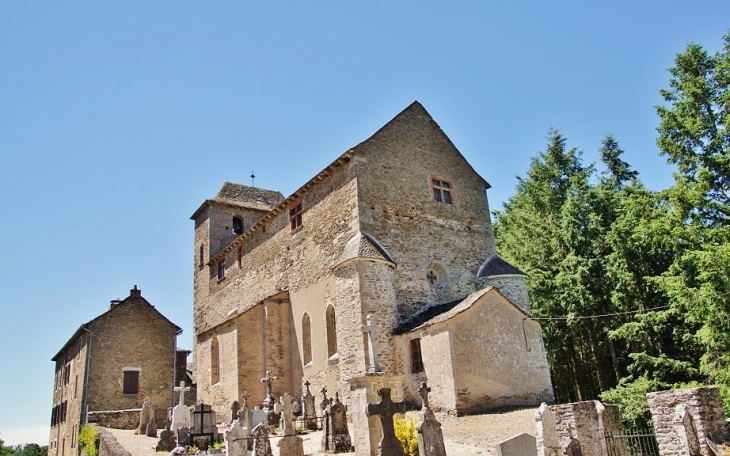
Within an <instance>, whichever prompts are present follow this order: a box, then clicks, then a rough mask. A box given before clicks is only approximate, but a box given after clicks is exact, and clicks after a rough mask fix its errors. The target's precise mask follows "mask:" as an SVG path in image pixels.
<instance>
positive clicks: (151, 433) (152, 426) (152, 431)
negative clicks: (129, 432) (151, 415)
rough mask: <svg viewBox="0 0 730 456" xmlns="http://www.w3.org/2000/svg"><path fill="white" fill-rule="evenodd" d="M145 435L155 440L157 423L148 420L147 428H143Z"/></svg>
mask: <svg viewBox="0 0 730 456" xmlns="http://www.w3.org/2000/svg"><path fill="white" fill-rule="evenodd" d="M145 435H146V436H147V437H155V438H157V423H155V420H154V419H152V420H150V422H149V423H147V427H146V428H145Z"/></svg>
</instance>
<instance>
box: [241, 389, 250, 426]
mask: <svg viewBox="0 0 730 456" xmlns="http://www.w3.org/2000/svg"><path fill="white" fill-rule="evenodd" d="M241 397H242V398H243V406H242V407H241V408H240V410H238V421H240V422H241V426H243V427H245V428H247V429H248V430H251V410H250V409H249V408H248V398H249V397H251V395H250V394H248V391H244V392H243V394H242V395H241Z"/></svg>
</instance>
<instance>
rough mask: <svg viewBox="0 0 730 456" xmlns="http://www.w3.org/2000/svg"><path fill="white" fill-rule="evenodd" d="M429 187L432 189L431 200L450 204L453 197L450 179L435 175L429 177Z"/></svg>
mask: <svg viewBox="0 0 730 456" xmlns="http://www.w3.org/2000/svg"><path fill="white" fill-rule="evenodd" d="M431 188H432V189H433V200H434V201H438V202H439V203H446V204H452V203H453V201H454V199H453V197H452V195H451V191H452V190H453V185H452V184H451V182H450V181H447V180H444V179H439V178H437V177H432V178H431Z"/></svg>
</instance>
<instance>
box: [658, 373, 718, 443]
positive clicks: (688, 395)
mask: <svg viewBox="0 0 730 456" xmlns="http://www.w3.org/2000/svg"><path fill="white" fill-rule="evenodd" d="M646 398H647V400H648V401H649V409H650V410H651V416H652V419H653V420H654V430H655V431H656V435H657V440H658V441H659V454H660V455H661V456H674V455H687V454H689V452H688V450H687V446H688V444H690V446H696V445H697V444H699V449H700V454H702V455H703V456H712V455H713V453H712V450H710V448H709V447H708V446H707V443H706V442H705V438H706V437H710V436H712V437H711V438H712V439H713V440H714V441H715V442H718V443H719V442H727V441H728V439H729V438H730V435H729V434H728V427H727V423H726V421H725V415H724V411H723V408H722V400H721V399H720V394H719V388H718V387H716V386H711V387H703V388H690V389H682V390H670V391H659V392H655V393H649V394H647V395H646ZM681 408H684V411H685V413H686V415H688V416H685V417H684V419H682V418H683V417H682V416H680V413H678V412H680V411H681ZM687 425H688V426H687ZM692 428H694V429H692ZM692 441H694V442H693V443H694V445H692Z"/></svg>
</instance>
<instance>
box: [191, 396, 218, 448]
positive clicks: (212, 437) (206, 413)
mask: <svg viewBox="0 0 730 456" xmlns="http://www.w3.org/2000/svg"><path fill="white" fill-rule="evenodd" d="M192 415H193V416H192V423H193V427H192V428H191V429H190V441H191V443H192V442H198V441H200V440H205V441H206V442H207V444H208V445H212V444H213V442H216V441H218V426H217V425H216V420H215V412H214V411H213V410H212V409H211V408H210V405H207V404H203V403H198V405H196V406H195V410H193V414H192Z"/></svg>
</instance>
